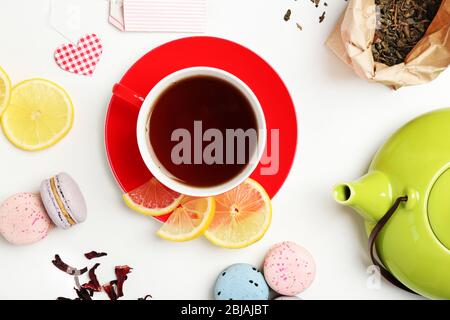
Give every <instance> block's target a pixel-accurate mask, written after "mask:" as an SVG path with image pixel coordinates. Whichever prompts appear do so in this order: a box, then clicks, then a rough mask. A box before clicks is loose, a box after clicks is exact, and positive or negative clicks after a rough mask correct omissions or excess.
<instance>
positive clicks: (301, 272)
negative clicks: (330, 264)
mask: <svg viewBox="0 0 450 320" xmlns="http://www.w3.org/2000/svg"><path fill="white" fill-rule="evenodd" d="M315 275H316V264H315V262H314V259H313V257H312V255H311V254H310V253H309V252H308V251H307V250H306V249H305V248H303V247H301V246H299V245H298V244H296V243H294V242H282V243H279V244H276V245H274V246H273V247H272V248H271V249H270V250H269V252H268V253H267V255H266V257H265V259H264V277H265V278H266V281H267V284H268V285H269V286H270V287H271V288H272V289H273V290H274V291H275V292H277V293H279V294H281V295H284V296H295V295H297V294H299V293H301V292H303V291H305V290H306V289H307V288H308V287H309V286H310V285H311V283H312V282H313V280H314V277H315Z"/></svg>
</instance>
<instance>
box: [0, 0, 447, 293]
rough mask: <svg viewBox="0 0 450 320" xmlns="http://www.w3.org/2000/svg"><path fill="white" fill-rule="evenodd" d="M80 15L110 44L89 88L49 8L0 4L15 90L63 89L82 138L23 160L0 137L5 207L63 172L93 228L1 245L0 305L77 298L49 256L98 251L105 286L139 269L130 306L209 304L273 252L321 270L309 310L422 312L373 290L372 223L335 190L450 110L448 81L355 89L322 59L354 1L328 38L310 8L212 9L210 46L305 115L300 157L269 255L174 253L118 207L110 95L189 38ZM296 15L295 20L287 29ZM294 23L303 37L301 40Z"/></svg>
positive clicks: (341, 68) (3, 0)
mask: <svg viewBox="0 0 450 320" xmlns="http://www.w3.org/2000/svg"><path fill="white" fill-rule="evenodd" d="M58 1H59V0H58ZM78 1H79V5H80V7H81V9H82V10H81V12H82V19H83V27H87V29H88V31H92V32H96V33H97V34H98V35H99V36H100V37H101V38H102V39H103V43H104V55H103V58H102V60H101V61H100V63H99V65H98V68H97V70H96V72H95V74H94V76H93V77H92V78H86V77H82V76H76V75H72V74H69V73H66V72H64V71H62V70H60V69H59V68H58V67H57V66H56V65H55V63H54V61H53V51H54V50H55V48H56V47H57V46H58V45H60V44H61V43H64V42H65V39H64V38H63V37H61V35H59V34H58V33H57V32H55V31H54V30H53V29H52V28H50V26H49V19H48V1H47V0H0V65H1V66H2V67H3V68H4V69H6V70H7V71H8V73H9V75H10V76H11V79H12V81H13V82H18V81H21V80H24V79H27V78H30V77H36V76H39V77H46V78H49V79H51V80H54V81H56V82H58V83H60V84H61V85H63V86H64V87H65V88H66V89H67V90H68V91H69V93H70V94H71V96H72V98H73V100H74V103H75V107H76V118H75V124H74V127H73V129H72V131H71V132H70V133H69V135H68V136H67V137H66V138H65V139H64V140H63V141H62V142H60V143H59V144H57V145H56V146H54V147H52V148H50V149H48V150H45V151H41V152H36V153H27V152H23V151H21V150H18V149H16V148H15V147H13V146H12V145H11V144H10V143H9V142H8V141H7V140H6V139H5V137H4V136H3V135H2V134H0V155H1V156H0V177H1V187H0V199H5V198H7V197H8V196H10V195H12V194H14V193H17V192H22V191H31V192H35V191H37V190H38V188H39V184H40V182H41V180H42V179H44V178H47V177H49V176H51V175H53V174H55V173H58V172H60V171H67V172H69V173H70V174H72V175H73V176H74V177H75V178H76V179H77V180H78V182H79V184H80V185H81V187H82V189H83V191H84V193H85V196H86V200H87V203H88V207H89V218H88V221H87V222H86V223H84V224H82V225H79V226H77V227H75V228H73V229H72V230H70V231H60V230H55V231H53V232H51V234H50V235H49V236H48V237H47V238H46V239H45V240H43V241H41V242H39V243H37V244H35V245H32V246H27V247H15V246H11V245H9V244H7V243H6V242H5V241H3V240H1V239H0V279H1V286H0V298H3V299H17V298H19V299H54V298H56V297H58V296H69V297H73V296H74V292H73V290H72V288H73V280H72V278H71V277H69V276H67V275H65V274H63V273H62V272H60V271H58V270H56V269H55V268H54V267H53V266H52V264H51V263H50V261H51V259H52V257H53V255H54V254H56V253H58V254H60V255H61V256H62V257H63V259H65V260H66V261H67V262H70V263H72V264H74V265H84V264H85V262H86V260H85V259H84V258H83V256H82V254H83V253H85V252H88V251H90V250H99V251H106V252H108V254H109V256H108V257H106V258H104V259H103V260H101V261H100V262H102V266H101V267H100V268H99V269H98V270H99V271H98V274H99V277H100V278H101V279H103V281H104V282H106V281H109V280H111V279H112V278H113V266H115V265H120V264H129V265H130V266H132V267H134V270H133V273H132V274H131V275H130V276H129V280H128V281H127V282H126V285H125V290H126V298H129V299H134V298H137V297H141V296H144V295H146V294H152V295H153V297H154V298H156V299H210V298H212V287H213V284H214V280H215V277H216V275H217V274H218V273H219V272H220V271H221V270H222V269H223V268H225V267H227V266H228V265H230V264H233V263H238V262H246V263H251V264H255V265H260V264H261V263H262V260H263V258H264V254H265V253H266V251H267V250H268V248H269V247H270V246H271V245H272V244H274V243H277V242H279V241H284V240H291V241H295V242H297V243H299V244H301V245H303V246H305V247H306V248H308V249H309V250H310V251H311V253H312V254H313V255H314V257H315V259H316V263H317V278H316V280H315V281H314V283H313V285H312V286H311V287H310V288H309V289H308V290H307V291H306V292H304V293H303V294H302V295H301V296H302V298H304V299H414V298H416V297H414V296H412V295H410V294H408V293H405V292H403V291H401V290H399V289H397V288H395V287H393V286H391V285H390V284H388V283H386V282H384V281H383V282H382V283H381V286H373V285H370V283H372V278H371V277H370V275H369V274H368V273H367V270H366V269H367V267H368V266H369V265H370V262H369V258H368V252H367V249H366V247H367V244H366V241H367V240H366V237H365V235H364V232H363V221H362V219H360V218H359V217H358V216H357V215H356V214H355V213H354V212H353V211H352V210H350V209H347V208H343V207H341V206H339V205H337V204H335V203H334V201H333V199H332V196H331V189H332V187H333V185H334V184H335V183H337V182H340V181H341V180H349V179H354V178H358V177H359V176H360V175H362V174H363V173H364V172H365V170H366V168H367V166H368V164H369V161H370V159H371V157H372V155H373V154H374V152H375V151H376V150H377V148H378V147H380V145H381V144H382V143H383V141H384V140H385V139H386V138H388V137H389V136H390V135H391V133H392V132H393V131H394V130H396V129H397V128H398V127H399V126H401V125H403V124H404V123H405V122H406V121H408V120H410V119H411V118H413V117H415V116H418V115H420V114H422V113H424V112H427V111H430V110H433V109H436V108H442V107H448V106H450V95H449V92H448V88H449V85H450V71H449V72H445V73H444V74H443V75H442V76H441V77H439V78H438V79H437V80H436V81H434V82H432V83H430V84H427V85H423V86H420V87H415V88H407V89H402V90H400V91H397V92H396V91H391V90H389V89H387V88H385V87H383V86H381V85H376V84H370V83H367V82H365V81H363V80H361V79H359V78H358V77H357V76H356V75H355V74H354V73H353V72H352V70H350V69H349V68H348V67H346V66H345V65H344V64H343V63H342V62H341V61H339V60H338V59H337V58H336V57H335V56H334V55H333V54H332V53H331V52H330V50H328V49H327V48H326V47H325V45H324V42H325V40H326V37H327V35H328V34H329V32H330V31H331V30H332V28H333V27H334V24H335V22H336V21H337V19H338V17H339V15H340V14H341V12H342V10H343V9H344V7H345V5H346V2H345V1H344V0H328V4H329V6H328V9H327V16H326V19H325V21H324V23H323V24H320V25H319V24H318V17H319V15H320V14H321V10H320V9H316V8H314V6H313V5H311V3H310V1H309V0H298V1H294V0H246V1H241V0H208V3H209V4H208V15H209V17H208V32H207V34H208V35H214V36H219V37H224V38H227V39H230V40H233V41H236V42H239V43H241V44H244V45H245V46H247V47H249V48H250V49H252V50H254V51H255V52H257V53H258V54H260V55H261V56H262V57H263V58H264V59H266V60H267V61H268V62H269V63H270V64H271V65H272V66H273V67H274V68H275V69H276V70H277V71H278V72H279V74H280V76H281V77H282V78H283V79H284V81H285V83H286V85H287V87H288V88H289V90H290V92H291V95H292V97H293V99H294V101H295V105H296V110H297V116H298V122H299V145H298V153H297V156H296V159H295V163H294V166H293V168H292V171H291V174H290V176H289V178H288V179H287V181H286V184H285V185H284V186H283V188H282V189H281V191H280V192H279V194H278V195H277V196H276V197H275V199H274V201H273V223H272V226H271V227H270V229H269V231H268V233H267V235H266V236H265V237H264V238H263V239H262V240H261V241H260V242H259V243H257V244H255V245H253V246H251V247H249V248H246V249H242V250H237V251H230V250H226V249H220V248H217V247H215V246H213V245H211V244H209V242H208V241H207V240H205V239H201V238H200V239H198V240H195V241H192V242H189V243H183V244H174V243H170V242H166V241H164V240H161V239H159V238H158V237H157V236H156V235H155V232H156V230H157V229H158V228H159V226H160V225H159V223H158V222H156V221H154V220H152V219H149V218H146V217H143V216H140V215H138V214H135V213H133V212H132V211H130V210H129V209H128V208H127V207H126V206H125V205H124V203H123V202H122V198H121V192H120V189H119V187H118V186H117V185H116V183H115V180H114V178H113V176H112V174H111V172H110V170H109V166H108V163H107V160H106V155H105V147H104V143H103V140H104V133H103V129H104V119H105V113H106V110H107V107H108V102H109V99H110V92H111V88H112V86H113V84H114V83H115V82H116V81H118V80H119V79H120V78H121V76H122V74H123V73H124V72H125V71H126V70H127V69H128V68H129V66H130V65H131V64H132V63H133V62H134V61H135V60H137V59H138V58H139V57H141V56H142V55H143V54H144V53H146V52H147V51H149V50H151V49H152V48H154V47H156V46H158V45H160V44H162V43H165V42H167V41H170V40H172V39H176V38H179V37H182V36H184V35H181V34H148V33H147V34H146V33H141V34H125V33H121V32H119V31H118V30H116V29H115V28H114V27H112V26H111V25H109V24H108V23H107V21H106V19H107V5H108V4H107V2H106V1H105V0H88V1H86V0H78ZM89 8H90V9H89ZM288 8H291V9H293V15H292V19H293V20H292V21H291V22H289V23H286V22H284V21H283V15H284V13H285V11H286V10H287V9H288ZM88 10H89V12H88ZM297 20H298V21H301V22H302V24H303V27H304V29H303V31H299V30H298V29H297V28H296V27H295V24H294V22H295V21H297ZM104 297H105V296H103V295H99V298H104Z"/></svg>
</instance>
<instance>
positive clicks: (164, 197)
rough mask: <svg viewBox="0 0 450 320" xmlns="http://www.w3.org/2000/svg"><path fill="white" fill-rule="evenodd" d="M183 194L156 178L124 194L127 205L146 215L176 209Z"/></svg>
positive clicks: (159, 214)
mask: <svg viewBox="0 0 450 320" xmlns="http://www.w3.org/2000/svg"><path fill="white" fill-rule="evenodd" d="M182 198H183V195H181V194H179V193H178V192H175V191H172V190H170V189H169V188H167V187H166V186H164V185H163V184H161V183H160V182H159V181H158V180H156V179H155V178H151V179H150V180H149V181H148V182H146V183H144V184H143V185H141V186H139V187H137V188H136V189H134V190H132V191H130V192H128V193H127V194H124V195H123V200H124V201H125V203H126V205H127V206H128V207H130V208H131V209H133V210H134V211H136V212H139V213H141V214H143V215H146V216H153V217H157V216H161V215H164V214H167V213H170V212H172V211H173V210H175V208H176V207H178V205H179V204H180V202H181V199H182Z"/></svg>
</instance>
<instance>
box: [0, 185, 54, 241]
mask: <svg viewBox="0 0 450 320" xmlns="http://www.w3.org/2000/svg"><path fill="white" fill-rule="evenodd" d="M52 225H53V224H52V221H51V220H50V218H49V217H48V215H47V213H46V211H45V208H44V205H43V204H42V201H41V197H40V196H39V195H37V194H33V193H18V194H16V195H14V196H12V197H10V198H8V199H7V200H5V201H4V202H3V203H2V204H1V205H0V234H1V235H2V236H3V237H4V238H5V239H6V240H7V241H8V242H10V243H12V244H15V245H26V244H32V243H35V242H38V241H39V240H42V239H43V238H45V237H46V236H47V234H48V232H49V230H50V229H51V228H52Z"/></svg>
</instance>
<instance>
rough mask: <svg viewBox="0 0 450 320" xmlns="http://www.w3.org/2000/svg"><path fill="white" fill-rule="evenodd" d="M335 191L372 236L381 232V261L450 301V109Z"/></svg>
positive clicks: (411, 130) (377, 242)
mask: <svg viewBox="0 0 450 320" xmlns="http://www.w3.org/2000/svg"><path fill="white" fill-rule="evenodd" d="M333 193H334V198H335V200H336V201H337V202H338V203H340V204H343V205H347V206H350V207H352V208H354V209H355V210H356V211H357V212H358V213H359V214H360V215H361V216H362V217H363V218H364V219H365V221H366V231H367V233H368V234H369V235H373V233H374V232H373V231H374V229H377V231H378V234H377V236H376V238H375V239H374V241H373V242H374V246H375V247H376V252H377V254H378V257H379V258H380V260H381V262H382V264H383V265H384V267H385V268H386V269H387V271H388V272H389V273H390V274H392V275H393V276H394V277H395V278H396V279H397V280H398V281H399V282H400V283H401V284H403V285H404V286H405V287H407V288H409V289H410V290H412V291H414V292H416V293H418V294H420V295H423V296H425V297H428V298H432V299H450V109H443V110H438V111H434V112H431V113H428V114H425V115H423V116H421V117H419V118H416V119H415V120H413V121H411V122H409V123H408V124H406V125H405V126H404V127H403V128H401V129H400V130H399V131H397V132H396V133H395V134H394V135H393V136H392V137H391V138H390V139H389V140H388V141H387V143H386V144H385V145H384V146H383V147H382V148H381V149H380V150H379V151H378V152H377V154H376V156H375V158H374V160H373V161H372V163H371V165H370V169H369V173H368V174H367V175H365V176H364V177H362V178H361V179H359V180H358V181H356V182H352V183H343V184H339V185H337V186H336V187H335V188H334V192H333ZM398 200H403V202H402V201H398ZM387 213H389V215H388V216H387V215H386V214H387ZM371 238H372V237H371Z"/></svg>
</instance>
